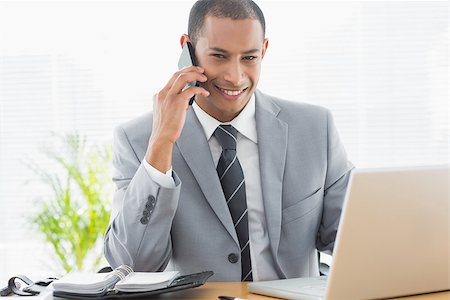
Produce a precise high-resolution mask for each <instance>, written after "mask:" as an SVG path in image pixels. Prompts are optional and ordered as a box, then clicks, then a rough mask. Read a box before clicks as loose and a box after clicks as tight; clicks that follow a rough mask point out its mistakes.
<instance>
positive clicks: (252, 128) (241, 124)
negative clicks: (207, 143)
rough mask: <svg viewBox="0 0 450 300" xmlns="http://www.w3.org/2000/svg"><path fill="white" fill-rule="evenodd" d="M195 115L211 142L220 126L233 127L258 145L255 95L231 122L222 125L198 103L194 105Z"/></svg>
mask: <svg viewBox="0 0 450 300" xmlns="http://www.w3.org/2000/svg"><path fill="white" fill-rule="evenodd" d="M192 108H193V109H194V112H195V114H196V115H197V118H198V120H199V121H200V124H202V127H203V130H204V131H205V135H206V139H207V140H209V139H210V138H211V136H212V135H213V133H214V131H215V130H216V128H217V126H219V125H228V124H229V125H232V126H233V127H234V128H236V129H237V131H238V132H239V133H241V134H242V135H243V136H245V137H246V138H248V139H250V140H251V141H253V142H254V143H258V137H257V134H256V119H255V94H253V95H252V96H251V98H250V100H249V101H248V103H247V105H246V106H245V107H244V109H243V110H242V111H241V112H240V114H239V115H237V116H236V117H235V118H234V119H233V120H231V121H230V122H226V123H222V122H220V121H218V120H216V119H215V118H213V117H211V116H210V115H208V113H207V112H205V111H204V110H203V109H202V108H201V107H200V106H198V104H197V103H196V102H194V103H193V104H192Z"/></svg>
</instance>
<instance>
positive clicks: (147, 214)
mask: <svg viewBox="0 0 450 300" xmlns="http://www.w3.org/2000/svg"><path fill="white" fill-rule="evenodd" d="M142 215H143V216H144V217H146V218H147V217H148V216H150V211H149V210H144V211H143V212H142Z"/></svg>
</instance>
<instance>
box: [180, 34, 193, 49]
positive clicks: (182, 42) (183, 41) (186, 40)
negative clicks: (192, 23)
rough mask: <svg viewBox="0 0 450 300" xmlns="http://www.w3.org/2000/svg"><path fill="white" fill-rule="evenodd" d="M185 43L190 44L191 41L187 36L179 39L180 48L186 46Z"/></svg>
mask: <svg viewBox="0 0 450 300" xmlns="http://www.w3.org/2000/svg"><path fill="white" fill-rule="evenodd" d="M186 42H191V39H190V38H189V36H188V35H187V34H183V35H182V36H181V38H180V45H181V48H183V47H184V44H186Z"/></svg>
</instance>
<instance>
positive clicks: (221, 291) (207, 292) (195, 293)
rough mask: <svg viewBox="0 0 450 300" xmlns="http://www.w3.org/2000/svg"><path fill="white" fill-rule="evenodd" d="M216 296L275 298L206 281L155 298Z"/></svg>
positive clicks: (436, 297) (445, 297) (426, 298)
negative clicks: (196, 285) (194, 286)
mask: <svg viewBox="0 0 450 300" xmlns="http://www.w3.org/2000/svg"><path fill="white" fill-rule="evenodd" d="M218 296H232V297H239V298H244V299H248V300H269V299H276V298H272V297H265V296H260V295H256V294H251V293H249V292H248V291H247V283H245V282H207V283H205V284H204V285H203V286H201V287H197V288H193V289H189V290H185V291H179V292H173V293H167V294H163V295H160V296H159V297H157V299H192V300H194V299H195V300H202V299H208V300H214V299H217V297H218ZM398 299H402V300H449V299H450V292H443V293H432V294H426V295H418V296H411V297H403V298H398Z"/></svg>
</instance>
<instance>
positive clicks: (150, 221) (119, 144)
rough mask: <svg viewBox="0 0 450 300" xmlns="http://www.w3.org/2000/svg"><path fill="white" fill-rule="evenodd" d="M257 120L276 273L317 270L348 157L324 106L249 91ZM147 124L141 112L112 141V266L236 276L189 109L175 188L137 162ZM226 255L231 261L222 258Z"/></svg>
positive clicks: (226, 228) (227, 230)
mask: <svg viewBox="0 0 450 300" xmlns="http://www.w3.org/2000/svg"><path fill="white" fill-rule="evenodd" d="M255 95H256V127H257V134H258V149H259V157H260V169H261V170H260V171H261V185H262V193H263V203H264V209H265V215H266V220H267V226H268V235H269V240H270V249H271V251H272V255H273V259H274V263H275V266H274V268H275V269H276V270H277V273H278V275H279V278H291V277H303V276H315V275H317V274H318V262H317V251H316V249H318V250H319V251H325V252H328V253H331V251H332V250H333V246H334V241H335V237H336V232H337V227H338V223H339V218H340V214H341V209H342V202H343V199H344V194H345V190H346V186H347V183H348V179H349V175H350V171H351V169H352V168H353V166H352V164H351V163H350V162H349V161H348V160H347V155H346V153H345V150H344V147H343V145H342V143H341V142H340V140H339V137H338V134H337V132H336V128H335V126H334V123H333V119H332V116H331V114H330V112H329V111H328V110H326V109H324V108H321V107H317V106H313V105H309V104H301V103H295V102H288V101H284V100H281V99H277V98H275V97H271V96H268V95H265V94H263V93H261V92H260V91H256V94H255ZM151 128H152V115H151V114H150V113H149V114H146V115H144V116H142V117H140V118H138V119H136V120H133V121H131V122H128V123H126V124H124V125H122V126H119V127H118V128H116V130H115V138H114V145H113V148H114V161H113V163H114V174H113V180H114V182H115V183H116V185H117V187H118V190H117V192H116V194H115V196H114V200H113V213H112V219H111V224H110V226H109V227H108V229H107V232H106V234H105V255H106V258H107V260H108V262H109V263H110V264H111V266H112V267H116V266H118V265H121V264H128V265H130V266H131V267H133V268H134V269H135V270H138V271H139V270H140V271H157V270H164V269H165V268H166V267H167V265H168V263H169V261H170V264H171V268H174V269H177V270H180V271H181V272H182V273H194V272H199V271H202V270H212V271H214V273H215V275H214V276H213V277H212V278H211V280H213V281H239V280H240V278H241V267H240V264H239V263H232V262H230V261H229V255H230V254H232V253H239V252H240V251H239V243H238V239H237V236H236V232H235V230H234V227H233V224H232V220H231V216H230V214H229V211H228V208H227V205H226V203H225V199H224V195H223V192H222V189H221V185H220V181H219V179H218V176H217V173H216V170H215V166H214V163H213V159H212V156H211V153H210V150H209V146H208V142H207V140H206V137H205V135H204V132H203V129H202V127H201V125H200V123H199V121H198V119H197V117H196V115H195V113H194V111H193V110H192V109H190V110H189V111H188V113H187V118H186V123H185V125H184V128H183V131H182V133H181V137H180V138H179V140H178V141H177V143H176V146H175V147H174V152H173V178H174V180H175V184H176V187H175V188H173V189H167V188H163V187H161V186H159V185H158V184H156V183H155V182H154V181H152V179H151V178H150V176H149V175H148V173H147V172H146V169H145V167H144V165H143V164H141V161H142V160H143V159H144V156H145V153H146V149H147V145H148V140H149V137H150V134H151ZM231 260H232V259H231Z"/></svg>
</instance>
